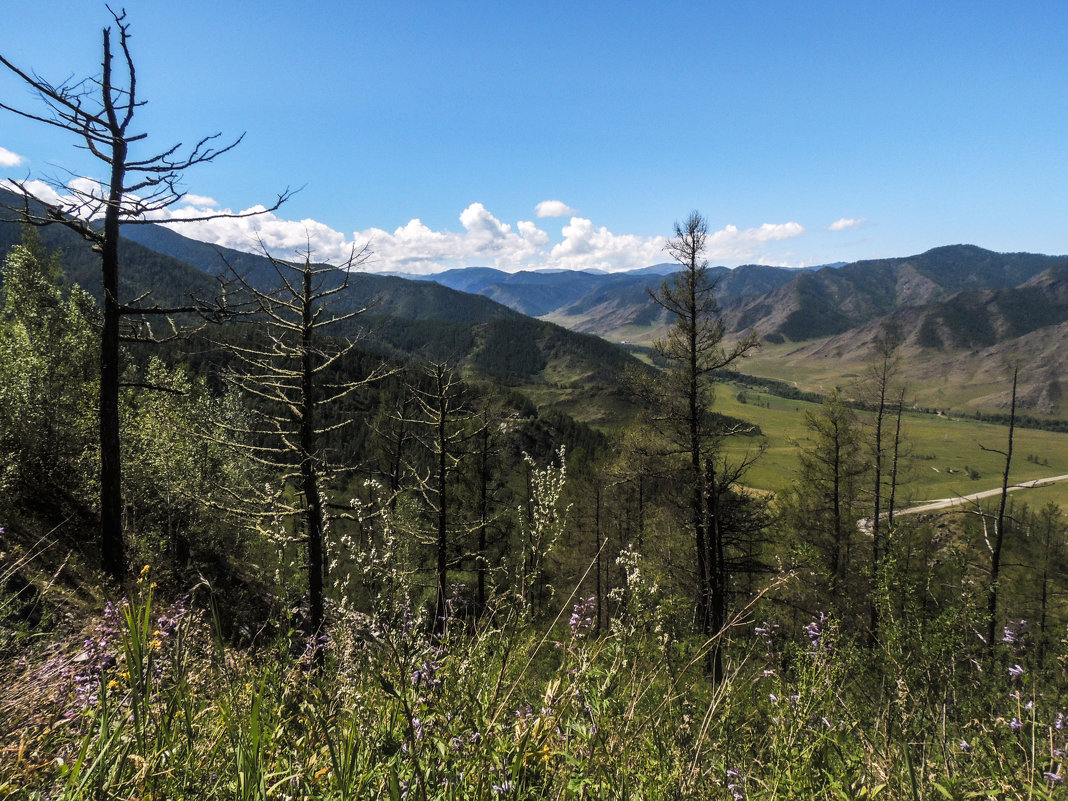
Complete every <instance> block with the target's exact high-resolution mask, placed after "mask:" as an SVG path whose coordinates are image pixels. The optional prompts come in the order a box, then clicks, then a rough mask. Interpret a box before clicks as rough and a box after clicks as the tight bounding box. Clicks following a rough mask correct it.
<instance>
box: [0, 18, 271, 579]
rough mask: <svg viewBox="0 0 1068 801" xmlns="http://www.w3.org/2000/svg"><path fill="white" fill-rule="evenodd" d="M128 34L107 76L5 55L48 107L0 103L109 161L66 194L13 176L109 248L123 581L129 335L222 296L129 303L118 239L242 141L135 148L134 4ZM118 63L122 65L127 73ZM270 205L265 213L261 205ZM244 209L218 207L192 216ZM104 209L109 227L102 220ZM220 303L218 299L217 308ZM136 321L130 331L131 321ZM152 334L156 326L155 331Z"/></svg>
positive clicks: (33, 200) (109, 455) (43, 208)
mask: <svg viewBox="0 0 1068 801" xmlns="http://www.w3.org/2000/svg"><path fill="white" fill-rule="evenodd" d="M112 17H113V19H114V23H115V27H116V28H117V30H118V34H119V50H120V51H121V55H116V54H115V53H114V52H113V50H112V39H111V33H112V31H111V28H104V30H103V60H102V62H101V68H102V72H101V75H100V76H99V77H94V78H89V79H84V80H81V81H73V80H71V79H68V80H66V81H64V82H63V83H59V84H52V83H49V82H48V81H46V80H44V79H43V78H41V77H40V76H38V75H36V74H35V73H31V72H26V71H24V70H22V69H20V68H18V67H17V66H15V65H14V64H13V63H11V62H10V61H8V60H7V59H6V58H4V57H3V56H0V64H2V65H3V66H4V67H6V68H7V69H8V70H9V71H10V72H12V73H14V74H15V75H16V76H17V77H18V78H20V79H21V80H22V81H23V82H24V83H25V84H26V85H27V86H28V87H29V88H30V89H31V90H32V91H33V92H34V93H35V94H36V95H37V96H38V98H39V99H40V101H41V103H42V104H43V106H44V108H43V111H41V112H39V113H34V112H30V111H26V110H24V109H20V108H18V107H15V106H11V105H8V104H7V103H4V102H2V101H0V109H3V110H5V111H9V112H12V113H13V114H16V115H18V116H19V117H22V118H24V119H27V120H31V121H33V122H37V123H42V124H44V125H48V126H51V127H53V128H58V129H60V130H63V131H66V132H68V133H70V134H72V135H74V136H75V137H76V138H77V139H78V140H80V146H81V147H84V148H85V149H86V150H88V151H89V152H90V153H91V154H92V155H93V156H95V157H96V158H97V159H98V160H99V161H101V162H102V163H103V164H104V167H105V169H106V172H107V178H106V182H96V181H94V182H92V183H91V184H90V185H89V186H88V188H86V187H85V186H84V185H81V184H78V183H75V182H70V183H68V184H66V185H65V184H63V183H62V182H59V181H51V182H50V183H51V184H52V186H53V189H55V190H56V191H57V192H58V194H59V196H60V198H59V200H56V201H54V202H50V201H48V200H46V199H44V198H42V197H41V196H39V195H38V194H35V193H34V191H33V189H32V188H31V186H30V183H29V182H28V181H21V182H20V181H12V182H11V185H12V186H13V187H14V188H15V189H16V190H17V191H18V192H20V193H21V194H22V197H23V200H24V204H23V206H22V207H21V208H19V209H16V211H18V212H20V214H21V216H22V219H23V220H25V221H26V222H29V223H30V224H31V225H35V226H44V225H52V224H59V225H64V226H66V227H68V228H70V229H72V230H74V231H75V232H76V233H77V234H78V235H79V236H81V237H82V238H84V239H85V240H87V241H89V242H91V243H92V245H93V249H94V250H95V251H97V252H98V253H99V254H100V268H101V283H102V287H103V295H104V320H103V328H102V330H101V339H100V396H99V415H100V420H99V422H100V523H101V529H100V548H101V557H102V565H103V568H104V570H105V572H106V573H107V574H108V575H110V576H111V577H112V578H113V579H114V580H115V581H117V582H120V583H121V582H122V581H123V579H124V577H125V570H126V558H125V549H124V544H123V532H122V451H121V445H120V437H119V386H120V375H121V373H122V364H121V352H120V349H119V345H120V342H121V341H122V340H123V339H124V338H125V337H128V336H129V337H133V338H135V339H138V338H143V335H142V336H139V335H138V323H139V322H143V321H144V320H145V318H146V317H148V316H160V315H162V316H170V315H174V314H179V313H183V312H187V313H188V312H193V313H214V312H217V311H219V308H218V306H217V304H205V303H202V302H199V301H195V302H193V303H191V304H190V305H189V306H183V307H175V308H162V307H160V306H159V305H158V304H150V305H146V304H144V303H143V302H142V301H144V298H138V299H135V300H134V301H131V302H128V303H125V302H123V301H122V300H121V299H120V297H119V242H120V237H119V234H120V230H121V227H122V226H123V225H131V224H150V223H152V222H153V220H154V219H156V218H157V217H158V216H159V212H161V211H163V210H164V209H167V208H169V207H170V206H173V205H174V204H176V203H178V202H179V201H180V200H181V199H182V198H183V197H184V192H183V191H181V190H180V189H179V188H178V184H179V182H180V180H181V179H182V176H183V174H184V172H185V171H186V170H187V169H189V168H190V167H195V166H197V165H199V164H206V163H208V162H211V161H214V160H215V159H216V158H217V157H218V156H221V155H222V154H223V153H225V152H227V151H228V150H230V149H232V148H233V147H235V146H236V145H237V144H238V143H239V142H240V141H241V137H238V138H237V139H236V140H234V141H233V142H230V143H229V144H227V145H224V146H222V147H214V146H213V142H214V141H215V140H216V139H217V138H218V137H219V134H214V135H212V136H207V137H204V138H203V139H201V140H200V141H199V142H197V143H196V144H195V145H194V146H193V147H192V148H189V149H187V150H186V151H185V152H183V149H182V144H181V143H178V144H176V145H174V146H173V147H170V148H168V149H166V150H163V151H161V152H157V153H154V154H152V155H148V156H146V157H142V156H136V157H135V156H131V153H130V151H131V146H135V145H136V144H137V143H139V142H141V141H143V140H144V139H146V138H147V136H148V134H147V133H144V132H141V133H135V132H134V131H133V129H132V125H133V121H134V115H135V112H136V111H137V109H138V108H139V107H140V106H142V105H144V101H142V100H139V99H138V94H137V72H136V69H135V68H134V61H133V57H132V55H131V53H130V48H129V39H130V34H129V24H128V23H127V22H126V13H125V11H124V12H122V13H118V14H116V13H114V12H112ZM116 72H121V73H123V74H122V76H121V77H119V76H117V75H116ZM288 195H289V193H288V191H286V192H283V193H282V194H281V195H279V196H278V198H277V201H276V202H275V203H274V204H273V206H272V207H271V208H272V209H277V208H278V206H279V205H281V204H282V203H283V202H284V201H285V200H286V198H287V197H288ZM257 213H262V212H257ZM236 216H244V215H229V214H212V215H208V216H200V217H195V218H187V219H188V220H189V221H193V220H206V219H215V218H218V217H236ZM100 218H103V227H102V228H101V227H99V226H97V225H94V224H93V223H94V221H96V220H99V219H100ZM213 306H214V308H213ZM124 318H128V319H129V321H130V326H128V330H126V331H125V332H124V331H123V326H122V321H123V319H124ZM149 337H150V338H151V335H149Z"/></svg>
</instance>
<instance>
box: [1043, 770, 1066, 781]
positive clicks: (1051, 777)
mask: <svg viewBox="0 0 1068 801" xmlns="http://www.w3.org/2000/svg"><path fill="white" fill-rule="evenodd" d="M1042 775H1043V776H1044V777H1045V779H1046V781H1048V782H1049V783H1050V784H1060V783H1061V782H1063V781H1064V777H1063V776H1061V774H1059V773H1053V772H1052V771H1049V770H1047V771H1044V772H1043V773H1042Z"/></svg>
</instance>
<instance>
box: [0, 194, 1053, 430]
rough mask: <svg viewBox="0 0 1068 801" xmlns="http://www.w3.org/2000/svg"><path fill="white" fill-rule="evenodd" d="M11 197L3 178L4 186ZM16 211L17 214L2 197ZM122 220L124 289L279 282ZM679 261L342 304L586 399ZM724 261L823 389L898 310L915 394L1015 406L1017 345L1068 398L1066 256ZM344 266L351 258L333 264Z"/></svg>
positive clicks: (977, 253)
mask: <svg viewBox="0 0 1068 801" xmlns="http://www.w3.org/2000/svg"><path fill="white" fill-rule="evenodd" d="M12 201H15V202H17V200H16V199H15V198H14V197H13V196H10V195H8V196H7V197H4V196H3V193H0V203H4V202H7V203H8V204H13V203H12ZM5 216H6V217H7V218H11V217H12V216H13V215H12V213H10V212H3V211H0V219H4V218H5ZM40 230H41V232H42V236H43V238H44V241H45V244H46V245H47V246H48V247H50V248H53V249H59V250H60V251H61V252H62V255H63V261H64V266H65V269H66V274H67V277H68V280H69V281H70V282H72V283H78V284H81V285H82V286H84V287H86V288H87V289H88V290H89V291H90V292H95V293H96V294H99V291H100V290H99V274H98V270H99V266H98V262H97V258H96V256H95V254H93V253H91V251H90V249H89V248H88V246H87V245H86V243H85V242H83V241H82V240H81V239H79V238H78V237H77V236H76V235H75V234H74V233H73V232H71V231H69V230H67V229H65V228H63V227H61V226H50V227H47V228H43V229H40ZM123 234H124V237H125V238H126V240H127V241H126V243H125V244H124V245H123V251H122V252H123V260H124V265H123V270H122V290H121V291H122V294H123V296H124V298H125V299H127V300H128V299H130V298H134V297H138V296H140V295H141V294H143V293H144V292H147V291H149V290H151V291H152V293H153V298H154V299H156V300H157V301H158V302H160V303H163V304H168V303H174V302H176V301H182V300H183V298H184V297H185V296H186V295H187V294H188V293H190V292H192V291H200V292H201V293H202V294H203V293H206V292H210V291H211V289H212V287H213V286H214V285H215V284H216V283H217V276H219V275H221V274H223V273H225V272H226V271H227V270H233V271H236V272H238V273H240V274H242V275H243V276H245V277H246V280H248V281H249V282H250V283H252V284H253V285H256V286H260V287H266V288H269V287H271V286H274V285H276V284H277V280H278V279H277V275H276V273H275V270H274V267H273V266H272V265H271V263H270V261H269V259H267V258H265V257H264V256H263V255H258V254H250V253H244V252H241V251H237V250H232V249H228V248H221V247H215V246H212V245H208V244H206V243H203V242H199V241H196V240H192V239H189V238H187V237H184V236H182V235H181V234H178V233H176V232H175V231H172V230H170V229H167V228H164V227H162V226H158V225H130V226H126V227H125V228H124V231H123ZM19 237H20V231H19V226H17V225H11V224H9V225H0V252H4V251H6V250H7V248H8V247H10V245H12V244H14V243H15V242H17V241H18V239H19ZM671 269H672V266H671V265H670V264H658V265H652V266H650V267H649V268H645V269H642V270H635V271H631V272H627V273H599V272H593V271H589V272H587V271H527V272H518V273H506V272H503V271H501V270H497V269H493V268H488V267H473V268H467V269H456V270H449V271H446V272H443V273H439V274H436V275H431V276H420V277H418V278H416V277H407V278H405V277H399V276H385V275H375V274H369V273H361V272H353V273H352V274H351V275H350V277H349V282H350V286H351V291H349V292H348V293H345V294H344V295H343V296H341V297H343V298H344V300H343V301H341V303H340V305H339V306H338V308H337V311H338V312H342V313H343V312H346V311H350V310H353V309H357V308H362V307H364V306H368V307H369V310H368V311H367V313H366V314H364V315H362V316H361V317H359V318H358V320H359V323H360V326H361V327H362V329H364V330H365V331H366V332H369V333H370V334H371V336H370V337H369V338H368V340H367V342H368V346H369V347H372V348H375V349H377V350H379V351H381V352H383V353H385V354H387V355H390V356H395V357H400V358H410V357H419V358H430V359H449V360H451V361H453V362H454V363H456V364H458V365H462V366H464V367H465V368H467V369H469V370H471V371H474V372H476V373H480V374H484V375H486V376H487V377H492V378H493V379H495V380H498V381H502V382H505V383H513V384H519V383H526V384H531V385H536V386H540V387H542V388H545V389H548V388H552V389H553V390H554V391H556V393H557V394H558V395H560V394H561V393H562V394H564V395H571V398H570V402H571V405H572V409H571V410H572V411H574V410H576V409H579V408H581V405H582V403H583V397H584V393H588V392H595V393H598V394H601V395H604V394H605V393H608V394H612V393H614V392H618V383H619V382H618V378H619V376H620V375H621V374H622V372H623V371H624V370H625V369H627V366H628V365H630V366H632V367H636V366H637V364H638V363H637V361H636V360H635V359H634V358H633V356H632V355H630V354H629V353H628V352H627V351H626V350H624V349H622V348H620V347H618V344H627V345H630V346H633V347H637V348H639V349H641V348H642V347H645V346H648V345H650V344H651V343H652V342H653V341H655V339H656V338H658V337H659V336H662V335H663V333H664V332H665V331H666V329H667V326H668V325H670V322H671V321H670V320H669V319H667V318H666V317H665V314H664V312H663V310H662V309H661V308H660V307H659V306H657V305H656V304H655V303H653V302H652V300H651V299H650V291H653V290H655V289H656V288H657V287H659V286H660V285H661V283H662V282H663V281H664V280H670V276H669V275H668V276H665V273H669V271H670V270H671ZM709 272H710V277H711V278H712V280H714V281H715V282H716V293H717V297H718V300H719V303H720V305H721V310H722V315H723V320H724V322H725V324H726V329H727V331H728V335H729V336H734V335H738V336H740V335H742V334H744V333H748V332H756V333H757V334H758V335H759V336H760V337H761V338H762V340H763V342H764V347H763V348H762V351H761V352H760V353H759V354H757V355H755V356H753V357H751V358H750V359H748V360H747V362H746V363H745V365H744V366H743V367H742V369H743V371H744V372H747V373H751V374H754V375H762V376H766V377H768V378H776V379H779V380H787V381H791V382H793V383H794V384H796V385H797V386H799V387H801V388H802V389H808V390H814V391H824V390H827V389H829V388H830V387H832V386H845V387H848V386H849V385H850V383H851V381H855V379H856V377H857V376H858V375H860V373H861V372H862V371H863V366H864V364H865V361H866V360H867V359H868V358H870V348H871V343H872V342H873V340H874V338H875V337H876V336H878V335H879V333H880V332H881V331H883V330H886V329H887V328H888V327H892V328H894V329H896V330H897V331H899V332H900V333H901V336H902V341H903V344H902V351H901V353H902V355H903V357H904V364H905V365H906V368H905V374H906V377H907V378H908V379H909V381H910V385H911V387H910V391H911V392H912V394H913V396H914V398H915V400H916V402H917V403H919V404H921V405H926V406H934V407H938V408H954V409H958V410H960V409H972V410H976V409H979V410H988V411H993V410H1003V409H1005V408H1006V407H1007V404H1008V391H1007V385H1006V381H1005V376H1006V374H1007V369H1008V368H1007V365H1008V364H1010V363H1012V364H1018V365H1019V366H1020V377H1021V380H1020V399H1021V404H1020V405H1021V408H1022V409H1024V410H1026V411H1028V412H1030V413H1033V414H1037V415H1046V416H1055V417H1057V416H1062V415H1068V405H1066V400H1065V399H1064V398H1063V397H1062V394H1063V391H1062V387H1061V382H1062V381H1063V376H1064V375H1065V374H1066V371H1068V352H1066V349H1065V348H1064V347H1063V345H1064V343H1065V342H1066V341H1068V257H1064V256H1047V255H1041V254H1031V253H995V252H992V251H989V250H984V249H982V248H979V247H975V246H973V245H951V246H946V247H939V248H934V249H932V250H929V251H926V252H925V253H921V254H917V255H914V256H907V257H900V258H889V259H878V260H868V261H860V262H854V263H850V264H833V265H824V266H821V267H817V268H811V269H804V270H799V269H790V268H784V267H773V266H766V265H743V266H741V267H737V268H734V269H728V268H725V267H712V268H710V271H709ZM343 277H344V274H343V273H342V272H341V271H338V272H337V273H336V274H334V275H331V276H330V277H329V280H331V281H341V280H342V279H343ZM340 333H344V334H347V335H350V336H351V335H354V334H356V333H357V331H356V329H350V330H348V331H344V332H340ZM612 343H616V344H612ZM591 387H595V388H596V389H592V390H591ZM613 388H616V389H613ZM602 405H603V404H602ZM609 405H610V404H609Z"/></svg>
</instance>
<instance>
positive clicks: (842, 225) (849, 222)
mask: <svg viewBox="0 0 1068 801" xmlns="http://www.w3.org/2000/svg"><path fill="white" fill-rule="evenodd" d="M863 223H864V218H863V217H859V218H857V219H852V218H850V217H843V218H842V219H840V220H835V221H834V222H833V223H831V224H830V225H828V226H827V230H828V231H844V230H846V229H847V228H857V227H858V226H860V225H862V224H863Z"/></svg>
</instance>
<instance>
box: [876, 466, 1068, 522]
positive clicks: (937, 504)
mask: <svg viewBox="0 0 1068 801" xmlns="http://www.w3.org/2000/svg"><path fill="white" fill-rule="evenodd" d="M1057 481H1068V475H1064V476H1050V477H1049V478H1036V479H1035V480H1034V481H1024V482H1022V483H1020V484H1012V485H1010V486H1009V492H1015V491H1016V490H1021V489H1034V488H1035V487H1043V486H1045V485H1046V484H1053V483H1055V482H1057ZM1000 492H1001V488H1000V487H998V488H997V489H991V490H983V491H982V492H975V493H972V494H971V495H961V496H958V497H956V498H939V499H938V500H935V501H927V502H926V503H923V504H920V505H919V506H910V507H909V508H908V509H899V510H897V511H896V512H894V514H895V515H914V514H919V513H920V512H937V511H938V510H939V509H949V508H950V507H953V506H959V505H961V504H964V503H968V502H969V501H978V500H980V499H981V498H989V497H991V496H992V495H998V494H1000Z"/></svg>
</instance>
